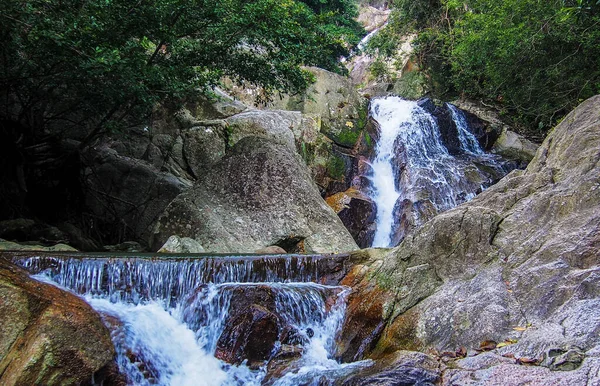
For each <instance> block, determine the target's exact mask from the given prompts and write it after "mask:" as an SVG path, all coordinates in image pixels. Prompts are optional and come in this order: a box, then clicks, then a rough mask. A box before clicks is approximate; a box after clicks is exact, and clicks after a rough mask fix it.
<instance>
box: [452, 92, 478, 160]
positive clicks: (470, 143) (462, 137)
mask: <svg viewBox="0 0 600 386" xmlns="http://www.w3.org/2000/svg"><path fill="white" fill-rule="evenodd" d="M446 106H447V107H448V109H449V110H450V112H451V113H452V119H453V120H454V123H455V124H456V128H457V131H458V140H459V141H460V146H461V149H462V150H463V151H464V152H465V153H468V154H483V150H482V149H481V146H480V145H479V141H477V138H475V136H474V135H473V133H471V132H470V131H469V129H468V124H467V119H466V118H465V114H464V113H463V112H462V111H461V110H460V109H458V108H457V107H456V106H454V105H453V104H451V103H446Z"/></svg>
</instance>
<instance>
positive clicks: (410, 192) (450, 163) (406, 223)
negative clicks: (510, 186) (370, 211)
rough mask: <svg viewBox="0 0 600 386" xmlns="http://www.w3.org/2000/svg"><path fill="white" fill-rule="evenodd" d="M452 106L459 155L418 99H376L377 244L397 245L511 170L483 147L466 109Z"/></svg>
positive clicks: (374, 176) (373, 104)
mask: <svg viewBox="0 0 600 386" xmlns="http://www.w3.org/2000/svg"><path fill="white" fill-rule="evenodd" d="M447 108H448V109H449V110H450V112H451V115H452V120H453V121H454V124H455V125H456V130H457V136H458V141H459V143H460V147H461V148H460V152H461V155H458V156H454V155H452V154H450V153H449V152H448V149H447V148H446V146H445V145H444V142H443V141H442V136H441V133H440V129H439V126H438V123H437V120H436V118H435V117H433V116H432V115H431V114H430V113H428V112H427V111H426V110H424V109H423V108H422V107H420V106H419V105H418V103H417V102H414V101H406V100H403V99H401V98H399V97H386V98H377V99H374V100H373V101H372V102H371V115H372V117H373V118H374V119H375V120H376V121H377V122H378V123H379V127H380V138H379V141H378V143H377V146H376V148H375V159H374V160H373V161H372V174H371V187H372V191H371V196H372V198H373V200H374V201H375V203H376V205H377V216H376V219H375V221H376V226H377V229H376V232H375V236H374V240H373V244H372V245H373V246H374V247H389V246H394V245H397V244H398V243H399V242H400V241H401V240H402V239H403V238H404V237H405V235H406V232H408V231H409V230H410V229H413V228H414V227H416V226H419V225H420V224H422V223H423V222H424V221H426V220H428V219H429V218H431V217H432V216H433V215H435V214H436V213H439V212H442V211H445V210H448V209H450V208H453V207H455V206H457V205H458V204H461V203H463V202H465V201H468V200H470V199H471V198H473V197H474V196H475V195H476V194H477V193H478V192H479V191H481V190H483V189H485V188H486V187H487V186H489V185H491V184H492V183H493V182H494V179H495V178H498V176H502V175H504V174H506V173H507V172H508V171H510V168H507V167H506V166H505V165H504V164H503V163H502V161H501V160H499V158H498V157H496V156H493V155H490V154H486V153H485V152H484V151H483V150H482V149H481V147H480V146H479V143H478V142H477V139H476V138H475V136H474V135H473V134H472V133H471V132H470V131H469V130H468V126H467V121H466V119H465V117H464V114H463V113H462V111H460V110H459V109H457V108H456V107H455V106H453V105H450V104H447ZM482 166H483V167H482ZM488 171H492V173H491V174H490V173H489V172H488Z"/></svg>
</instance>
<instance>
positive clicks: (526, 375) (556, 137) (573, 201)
mask: <svg viewBox="0 0 600 386" xmlns="http://www.w3.org/2000/svg"><path fill="white" fill-rule="evenodd" d="M599 111H600V96H596V97H594V98H591V99H589V100H587V101H586V102H584V103H583V104H582V105H581V106H579V107H578V108H577V109H576V110H574V111H573V112H572V113H571V114H569V115H568V116H567V117H566V118H565V119H564V120H563V122H562V123H561V124H560V125H558V126H557V127H556V128H555V129H554V130H553V131H552V132H551V133H550V134H549V135H548V137H547V138H546V140H545V141H544V143H543V144H542V146H541V147H540V149H538V151H537V153H536V156H535V157H534V159H533V160H532V161H531V163H530V164H529V166H528V167H527V169H526V170H525V171H514V172H512V173H511V174H509V175H508V176H507V177H505V178H504V179H502V180H501V181H500V182H499V183H498V184H496V185H494V186H492V187H491V188H489V189H488V190H486V191H484V192H483V193H481V194H480V195H478V196H477V197H476V198H475V199H473V200H472V201H470V202H468V203H466V204H463V205H461V206H459V207H457V208H455V209H452V210H450V211H447V212H445V213H442V214H440V215H438V216H436V217H434V218H433V219H432V220H431V221H429V222H427V223H426V224H424V225H423V226H422V227H421V228H419V229H418V230H416V231H415V232H414V233H413V234H412V235H411V236H409V237H408V238H407V239H405V240H404V242H403V243H402V244H401V245H400V246H398V247H397V248H396V249H394V250H393V252H391V253H390V254H389V256H387V257H385V258H384V259H380V263H379V264H380V268H378V269H376V270H373V271H372V273H371V275H370V276H369V275H368V274H367V275H366V277H375V278H376V279H377V280H376V282H377V283H378V285H379V286H381V287H382V288H383V289H387V290H388V291H389V293H392V294H394V302H393V305H391V307H392V308H393V312H391V313H390V314H391V317H389V322H388V324H387V327H386V329H385V330H384V331H383V333H382V334H381V338H380V340H379V341H378V342H377V345H376V347H375V349H374V351H373V352H372V354H371V355H382V354H385V353H389V352H393V351H394V350H397V349H402V348H411V349H426V348H436V349H439V350H455V349H456V348H458V347H459V346H465V347H467V348H477V347H478V346H479V344H480V343H481V342H482V341H487V340H492V341H496V342H502V341H506V340H508V341H510V342H511V343H514V342H515V341H516V342H517V343H514V344H509V345H506V346H504V347H502V348H499V349H497V352H498V353H500V354H507V355H508V354H510V355H511V356H513V357H516V358H529V359H528V361H533V362H535V363H541V364H542V365H543V366H548V367H550V368H551V369H554V370H558V369H559V368H560V366H564V367H563V368H562V369H561V370H570V372H566V373H562V374H556V373H555V372H552V371H550V370H548V369H546V368H537V367H533V368H530V367H525V366H517V365H513V364H501V363H500V364H487V365H486V364H480V365H479V367H475V368H473V367H471V368H469V369H464V368H463V369H457V370H452V371H450V372H449V371H447V372H446V373H445V376H444V382H445V383H444V384H461V383H465V382H467V380H468V379H471V380H472V379H480V380H482V379H493V380H494V382H491V383H485V384H498V385H500V384H502V385H514V384H522V381H523V379H527V380H529V381H530V382H533V383H535V384H569V383H570V382H571V381H568V380H569V379H571V380H573V382H575V383H572V384H594V382H597V381H598V376H597V375H595V374H598V372H599V371H600V363H599V362H600V361H598V360H597V358H598V356H599V354H598V353H599V352H600V335H599V334H598V332H599V331H600V280H598V278H600V252H599V251H600V151H599V150H598V149H600V114H599ZM374 266H376V265H374ZM416 272H419V273H418V274H415V273H416ZM371 280H372V279H371ZM357 296H360V295H357ZM383 309H386V307H385V306H384V307H383ZM383 316H384V317H385V316H386V314H385V313H384V314H383ZM407 337H410V339H409V340H407ZM550 353H552V354H550ZM550 355H553V358H554V357H556V358H559V359H550V360H548V357H549V356H550ZM481 363H483V362H481ZM555 363H556V364H558V365H555ZM563 364H564V365H563ZM459 365H460V364H459ZM557 366H558V367H557ZM577 366H580V367H577ZM573 369H575V370H573ZM563 374H565V375H563ZM575 380H581V383H579V381H575ZM467 383H468V382H467ZM474 384H480V383H477V382H475V383H474Z"/></svg>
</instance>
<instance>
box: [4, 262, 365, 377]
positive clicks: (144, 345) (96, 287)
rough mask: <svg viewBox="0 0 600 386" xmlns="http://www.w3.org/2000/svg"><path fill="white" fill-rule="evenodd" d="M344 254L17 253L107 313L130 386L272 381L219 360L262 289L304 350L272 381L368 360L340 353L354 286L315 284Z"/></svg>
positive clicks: (261, 372) (41, 276)
mask: <svg viewBox="0 0 600 386" xmlns="http://www.w3.org/2000/svg"><path fill="white" fill-rule="evenodd" d="M344 257H345V256H343V255H341V256H301V255H291V256H274V257H265V256H244V257H199V258H193V259H192V258H172V259H170V258H165V259H161V258H156V257H154V258H150V257H147V258H143V257H131V258H106V257H85V256H70V257H69V256H66V257H64V256H55V255H50V254H41V255H38V256H34V257H21V258H19V257H18V255H17V256H16V257H15V258H14V261H15V262H16V263H17V264H19V265H21V266H23V267H25V268H27V269H28V270H30V272H32V273H35V274H36V275H35V276H34V277H35V278H37V279H38V280H41V281H45V282H49V283H51V284H54V285H57V286H59V287H62V288H64V289H67V290H70V291H72V292H75V293H76V294H79V295H81V296H83V297H84V298H85V299H86V300H87V301H88V303H90V304H91V305H92V307H93V308H94V309H96V310H97V311H98V312H100V313H101V314H102V315H103V319H104V320H105V323H107V325H108V326H109V329H110V330H111V335H112V338H113V342H114V344H115V348H116V350H117V363H118V365H119V368H120V369H121V371H122V372H123V373H124V374H126V376H127V381H128V384H130V385H157V384H158V385H207V386H209V385H210V386H217V385H232V386H233V385H256V386H258V385H261V384H263V381H264V380H263V378H264V377H265V375H266V368H265V367H264V366H261V367H259V368H258V369H256V368H253V367H250V366H249V364H248V365H246V364H245V363H242V364H240V365H232V364H227V363H224V362H222V361H220V360H219V359H217V358H216V357H215V355H216V352H217V351H218V346H219V344H220V339H223V338H222V337H223V334H224V331H225V330H226V329H227V325H228V324H227V323H228V321H229V319H230V318H231V317H233V316H234V315H238V316H239V315H240V311H239V310H237V309H238V308H239V307H242V308H241V309H242V311H241V312H242V314H243V313H244V312H245V311H243V310H244V308H243V307H245V306H246V307H247V306H249V305H250V304H247V303H252V301H254V300H251V299H250V298H251V297H252V296H253V295H252V294H257V293H258V294H259V295H257V296H255V297H256V298H257V299H260V300H261V301H265V302H266V303H264V304H262V303H261V307H262V306H264V307H266V308H265V309H267V308H268V309H269V310H270V311H272V312H274V314H275V315H277V318H278V320H279V321H280V323H281V325H285V326H287V327H286V328H287V329H289V330H290V331H292V332H293V333H294V334H295V335H294V336H296V338H295V339H296V344H299V345H300V346H299V347H301V348H302V352H303V354H302V356H301V357H300V358H299V359H298V360H297V363H296V364H295V365H294V366H293V367H292V368H291V369H290V370H289V371H287V372H286V374H285V375H284V376H283V377H281V378H280V379H272V380H270V381H269V382H270V384H274V385H280V386H287V385H297V384H299V383H298V382H300V380H302V383H305V384H306V383H310V382H312V380H313V379H319V378H320V377H321V376H323V374H330V376H331V377H335V376H341V375H342V374H347V373H348V371H352V370H353V369H355V368H357V366H358V367H361V366H364V365H365V364H366V363H365V362H363V363H361V362H357V363H353V364H340V363H338V362H337V361H335V360H334V359H332V358H333V355H334V352H335V337H336V335H337V334H338V332H339V330H340V329H341V324H342V321H343V318H344V314H345V309H346V297H347V294H348V292H349V289H348V288H346V287H342V286H337V285H325V284H319V283H316V282H315V281H317V280H323V279H324V277H323V273H324V272H326V270H327V267H329V270H331V266H332V264H333V266H336V265H337V264H339V259H340V258H344ZM248 296H250V298H249V297H248ZM265 299H266V300H265ZM261 309H262V308H261ZM229 328H232V327H229ZM233 328H236V327H233ZM234 335H235V333H234ZM230 336H231V335H230ZM226 339H227V338H226ZM305 381H306V382H305Z"/></svg>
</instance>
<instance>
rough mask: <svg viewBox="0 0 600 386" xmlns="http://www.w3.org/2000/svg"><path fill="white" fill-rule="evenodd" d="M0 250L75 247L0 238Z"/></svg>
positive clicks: (67, 249)
mask: <svg viewBox="0 0 600 386" xmlns="http://www.w3.org/2000/svg"><path fill="white" fill-rule="evenodd" d="M0 251H63V252H72V251H77V249H75V248H73V247H71V246H70V245H66V244H56V245H50V246H44V245H37V244H35V243H15V242H13V241H6V240H3V239H0Z"/></svg>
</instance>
